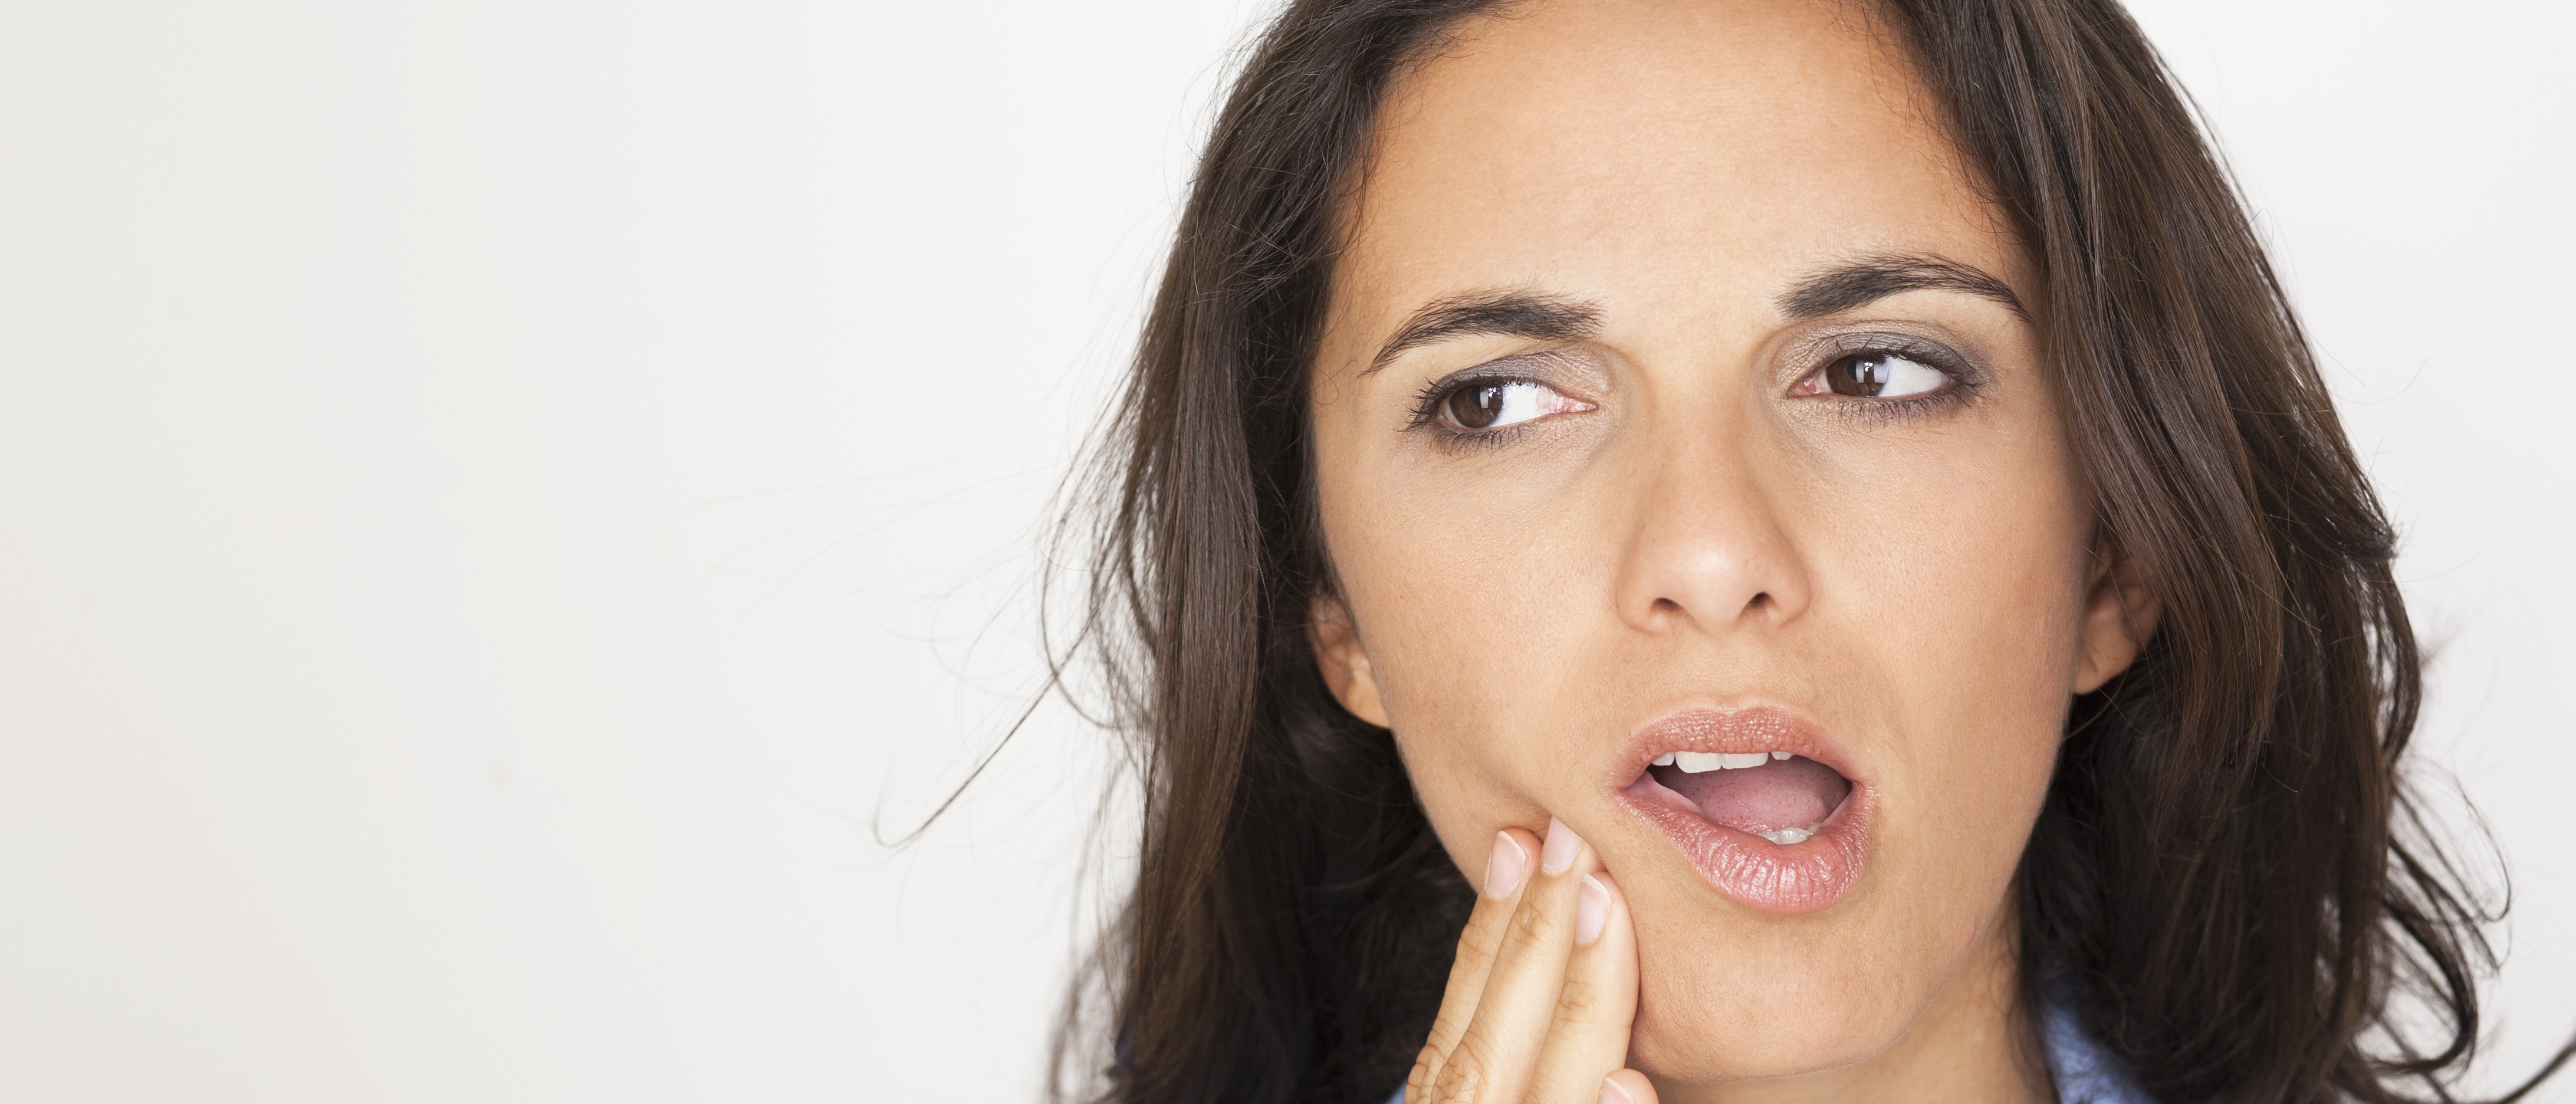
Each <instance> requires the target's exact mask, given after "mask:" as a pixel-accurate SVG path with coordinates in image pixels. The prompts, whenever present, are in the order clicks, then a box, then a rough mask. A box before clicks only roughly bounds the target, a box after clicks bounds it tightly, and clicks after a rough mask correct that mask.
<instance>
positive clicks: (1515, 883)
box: [1485, 832, 1529, 900]
mask: <svg viewBox="0 0 2576 1104" xmlns="http://www.w3.org/2000/svg"><path fill="white" fill-rule="evenodd" d="M1528 876H1529V852H1527V851H1523V850H1521V845H1520V841H1518V840H1515V839H1513V838H1512V834H1511V833H1509V832H1496V833H1494V854H1493V856H1492V857H1491V858H1488V859H1486V860H1485V896H1487V897H1491V898H1494V899H1495V900H1501V899H1503V898H1505V897H1509V896H1511V895H1512V894H1513V893H1516V892H1518V891H1519V890H1520V888H1521V879H1522V878H1526V877H1528Z"/></svg>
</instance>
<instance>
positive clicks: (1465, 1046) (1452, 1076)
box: [1429, 819, 1592, 1104]
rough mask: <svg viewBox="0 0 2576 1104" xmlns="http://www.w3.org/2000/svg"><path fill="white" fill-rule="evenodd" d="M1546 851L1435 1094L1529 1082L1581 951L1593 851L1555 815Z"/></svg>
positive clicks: (1510, 1088) (1507, 1090)
mask: <svg viewBox="0 0 2576 1104" xmlns="http://www.w3.org/2000/svg"><path fill="white" fill-rule="evenodd" d="M1539 855H1540V857H1539V868H1538V872H1537V873H1535V874H1532V875H1531V876H1530V880H1529V886H1528V887H1527V888H1526V889H1523V890H1522V891H1521V901H1520V907H1519V908H1517V909H1515V910H1513V912H1512V919H1511V923H1510V924H1508V925H1506V926H1505V927H1504V929H1503V940H1502V945H1501V946H1500V947H1498V948H1496V950H1495V951H1494V962H1493V965H1492V966H1491V967H1489V968H1488V969H1487V971H1486V975H1485V987H1484V989H1483V991H1482V992H1480V993H1478V994H1477V999H1476V1013H1475V1016H1474V1018H1472V1019H1470V1020H1469V1021H1468V1023H1467V1030H1466V1032H1465V1033H1464V1034H1462V1035H1460V1036H1459V1037H1458V1045H1456V1046H1454V1047H1451V1048H1450V1050H1449V1054H1448V1057H1447V1058H1446V1059H1445V1060H1443V1061H1442V1062H1441V1065H1440V1069H1439V1071H1438V1074H1437V1075H1436V1076H1435V1077H1434V1078H1433V1079H1432V1082H1431V1083H1432V1087H1433V1093H1432V1095H1431V1096H1430V1097H1429V1099H1430V1100H1432V1101H1438V1102H1441V1104H1450V1102H1453V1101H1455V1102H1466V1101H1475V1102H1478V1104H1505V1102H1515V1101H1518V1100H1519V1099H1520V1098H1521V1094H1522V1093H1523V1092H1525V1091H1527V1090H1528V1088H1529V1078H1530V1071H1531V1070H1532V1068H1533V1067H1534V1066H1535V1065H1536V1063H1537V1060H1538V1052H1539V1048H1540V1047H1541V1046H1543V1045H1545V1044H1546V1042H1547V1029H1548V1025H1549V1024H1550V1023H1551V1022H1553V1021H1554V1020H1555V1018H1556V999H1557V996H1558V994H1559V992H1560V991H1562V990H1563V989H1564V987H1565V963H1566V960H1567V958H1569V957H1570V956H1571V955H1572V954H1573V952H1574V919H1575V917H1574V906H1575V893H1576V890H1577V889H1578V888H1579V886H1580V884H1581V881H1582V878H1583V872H1584V871H1585V870H1586V869H1587V868H1588V867H1589V865H1590V863H1591V859H1592V851H1591V848H1589V847H1587V846H1585V845H1584V843H1583V841H1582V840H1581V839H1580V838H1578V837H1577V836H1575V834H1574V830H1573V829H1571V828H1568V827H1566V826H1565V825H1564V824H1563V823H1562V822H1560V821H1557V820H1554V819H1550V820H1549V821H1548V822H1547V841H1546V843H1545V844H1543V845H1542V846H1541V847H1540V849H1539Z"/></svg>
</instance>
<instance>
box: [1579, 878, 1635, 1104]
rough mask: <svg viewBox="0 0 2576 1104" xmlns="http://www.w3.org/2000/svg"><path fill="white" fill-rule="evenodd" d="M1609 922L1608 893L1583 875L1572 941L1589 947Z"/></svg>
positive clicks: (1597, 882) (1595, 881)
mask: <svg viewBox="0 0 2576 1104" xmlns="http://www.w3.org/2000/svg"><path fill="white" fill-rule="evenodd" d="M1609 922H1610V891H1609V890H1608V889H1605V888H1603V887H1602V885H1601V879H1599V878H1595V877H1593V876H1592V875H1589V874H1586V875H1584V876H1583V888H1582V889H1579V890H1576V891H1575V893H1574V941H1575V942H1576V943H1579V944H1581V945H1583V946H1586V947H1589V946H1591V945H1592V941H1593V940H1595V939H1599V938H1601V926H1602V925H1604V924H1607V923H1609ZM1620 1099H1623V1100H1624V1099H1627V1098H1626V1097H1621V1098H1620Z"/></svg>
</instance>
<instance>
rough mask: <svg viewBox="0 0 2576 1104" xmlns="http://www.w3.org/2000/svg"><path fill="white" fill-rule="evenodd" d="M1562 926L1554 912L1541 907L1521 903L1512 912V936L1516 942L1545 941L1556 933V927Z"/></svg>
mask: <svg viewBox="0 0 2576 1104" xmlns="http://www.w3.org/2000/svg"><path fill="white" fill-rule="evenodd" d="M1563 926H1564V925H1562V924H1559V923H1558V922H1557V919H1556V915H1555V914H1554V913H1552V912H1550V911H1548V910H1546V909H1542V908H1533V907H1531V906H1530V905H1522V906H1521V908H1520V910H1519V911H1517V912H1514V913H1513V914H1512V938H1513V940H1514V941H1516V942H1521V943H1543V942H1546V941H1547V939H1548V938H1549V937H1550V936H1553V935H1555V934H1557V929H1558V928H1560V927H1563Z"/></svg>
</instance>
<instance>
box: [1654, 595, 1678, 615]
mask: <svg viewBox="0 0 2576 1104" xmlns="http://www.w3.org/2000/svg"><path fill="white" fill-rule="evenodd" d="M1681 611H1682V604H1681V603H1679V602H1676V601H1673V600H1672V599H1670V598H1657V599H1655V612H1657V613H1680V612H1681Z"/></svg>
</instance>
